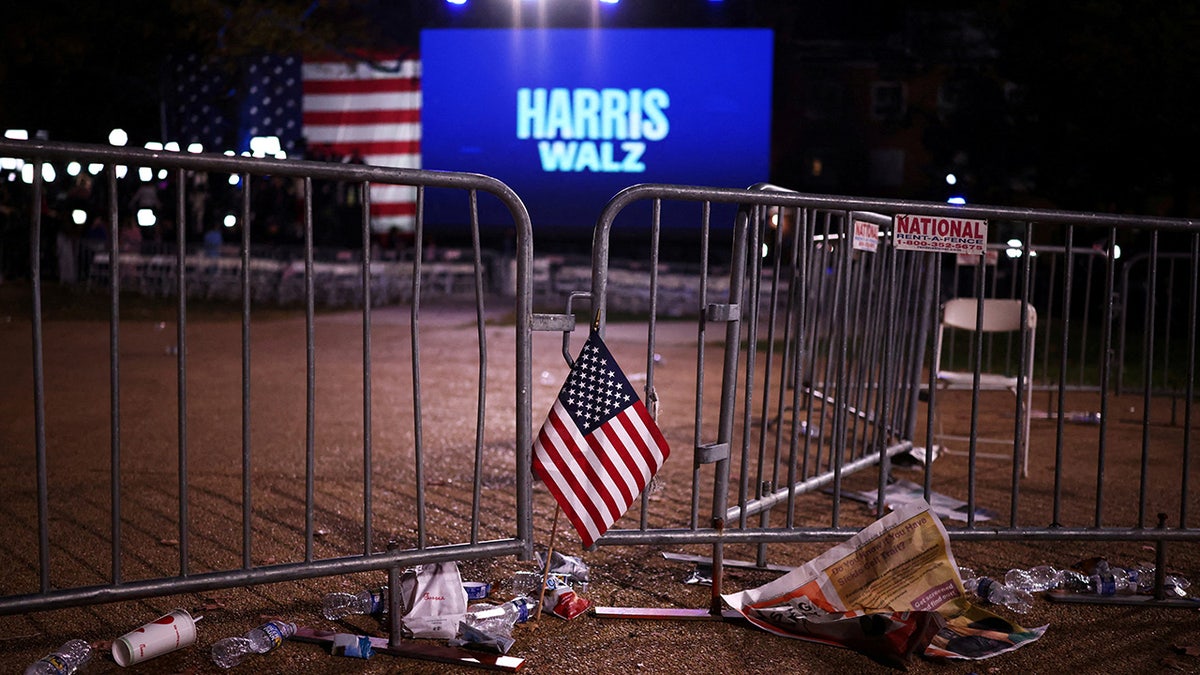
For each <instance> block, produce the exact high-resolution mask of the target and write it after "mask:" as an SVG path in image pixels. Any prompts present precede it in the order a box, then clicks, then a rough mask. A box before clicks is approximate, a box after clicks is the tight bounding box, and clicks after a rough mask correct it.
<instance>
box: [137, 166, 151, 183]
mask: <svg viewBox="0 0 1200 675" xmlns="http://www.w3.org/2000/svg"><path fill="white" fill-rule="evenodd" d="M138 178H140V179H141V180H142V182H143V183H149V182H150V181H152V180H154V169H151V168H150V167H148V166H143V167H138Z"/></svg>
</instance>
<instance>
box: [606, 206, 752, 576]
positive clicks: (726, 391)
mask: <svg viewBox="0 0 1200 675" xmlns="http://www.w3.org/2000/svg"><path fill="white" fill-rule="evenodd" d="M751 229H753V223H752V222H751V214H750V213H749V210H748V209H747V208H746V207H745V206H742V207H740V208H739V209H738V213H737V219H736V220H735V222H734V233H733V256H732V258H731V259H730V266H729V302H730V304H736V305H738V306H739V308H744V300H745V297H746V296H745V293H744V288H743V283H744V281H745V279H746V258H747V256H749V255H752V254H751V253H750V252H749V251H747V240H748V238H749V237H750V230H751ZM594 288H595V284H594V283H593V289H594ZM741 316H742V314H741V313H740V312H739V313H738V318H736V319H734V320H732V321H727V322H726V323H725V361H724V366H723V368H722V370H721V407H720V413H719V422H718V429H717V442H718V443H729V442H730V441H731V439H732V438H733V415H734V412H735V411H736V408H737V378H738V375H737V371H738V361H739V359H738V351H739V349H738V339H739V338H740V337H741V333H742V321H741ZM747 377H749V376H748V375H747ZM729 462H730V459H729V457H728V456H726V457H725V458H723V459H720V460H717V461H716V462H714V464H713V493H712V514H713V521H712V522H713V526H714V527H723V525H724V522H725V521H724V517H725V507H726V504H727V502H728V497H729ZM724 551H725V549H724V544H723V543H722V542H720V541H719V540H718V541H716V542H714V543H713V553H712V557H713V563H714V568H713V569H714V574H713V584H714V586H715V585H716V584H717V583H718V581H717V579H718V574H717V571H718V570H719V569H720V568H718V567H716V566H715V565H716V562H717V561H718V560H722V559H723V557H724Z"/></svg>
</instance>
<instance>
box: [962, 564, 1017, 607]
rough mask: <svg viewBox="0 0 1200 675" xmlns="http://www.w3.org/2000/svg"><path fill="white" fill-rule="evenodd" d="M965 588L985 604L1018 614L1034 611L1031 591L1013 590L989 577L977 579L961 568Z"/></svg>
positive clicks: (970, 572) (973, 574)
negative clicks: (1004, 608) (1003, 607)
mask: <svg viewBox="0 0 1200 675" xmlns="http://www.w3.org/2000/svg"><path fill="white" fill-rule="evenodd" d="M959 576H961V577H962V582H963V588H965V589H966V590H967V592H969V593H974V594H975V595H977V596H979V598H980V599H981V600H983V601H985V602H990V603H992V604H993V605H1004V606H1005V607H1007V608H1009V609H1011V610H1012V611H1014V612H1017V613H1018V614H1024V613H1026V612H1028V611H1029V610H1031V609H1033V596H1032V595H1030V594H1029V591H1024V590H1021V589H1019V588H1011V587H1009V586H1007V585H1005V584H1002V583H1000V582H998V581H993V580H991V579H989V578H987V577H976V576H975V573H974V572H973V571H971V570H969V569H966V568H964V567H960V568H959Z"/></svg>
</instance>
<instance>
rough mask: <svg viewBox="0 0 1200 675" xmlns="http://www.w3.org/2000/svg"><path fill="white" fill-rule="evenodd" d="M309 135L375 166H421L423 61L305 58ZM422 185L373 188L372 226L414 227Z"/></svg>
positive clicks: (314, 142)
mask: <svg viewBox="0 0 1200 675" xmlns="http://www.w3.org/2000/svg"><path fill="white" fill-rule="evenodd" d="M302 73H303V86H304V105H303V110H304V137H305V138H306V139H307V141H308V145H309V147H310V148H322V149H325V150H328V151H331V152H333V153H334V154H336V155H339V156H342V157H347V158H356V159H357V158H361V159H362V160H363V161H364V162H366V163H367V164H372V165H375V166H394V167H402V168H410V169H419V168H420V167H421V62H420V61H419V60H417V59H415V58H385V59H379V60H375V61H371V62H369V63H367V62H347V61H345V60H342V61H305V62H304V64H303V66H302ZM415 215H416V189H415V188H412V187H408V186H398V185H378V184H372V186H371V216H372V227H373V228H374V229H376V230H388V229H390V228H391V227H393V226H394V227H399V228H400V229H401V230H408V231H411V230H412V229H413V225H414V220H415Z"/></svg>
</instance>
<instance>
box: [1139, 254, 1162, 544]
mask: <svg viewBox="0 0 1200 675" xmlns="http://www.w3.org/2000/svg"><path fill="white" fill-rule="evenodd" d="M1147 275H1148V278H1147V280H1146V302H1145V306H1144V308H1143V310H1142V311H1143V312H1144V316H1143V325H1144V326H1145V337H1144V342H1145V347H1144V349H1145V355H1144V360H1143V362H1142V373H1143V375H1142V380H1143V382H1142V463H1141V475H1140V476H1139V481H1138V517H1137V526H1138V527H1145V526H1146V499H1147V498H1148V495H1147V488H1148V487H1149V486H1148V485H1147V481H1148V480H1149V474H1150V411H1151V410H1153V409H1154V399H1153V398H1152V395H1153V389H1154V345H1155V342H1157V338H1156V337H1155V334H1154V333H1155V317H1156V312H1157V308H1158V305H1157V290H1158V289H1157V285H1158V230H1151V231H1150V263H1149V268H1148V269H1147Z"/></svg>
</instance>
